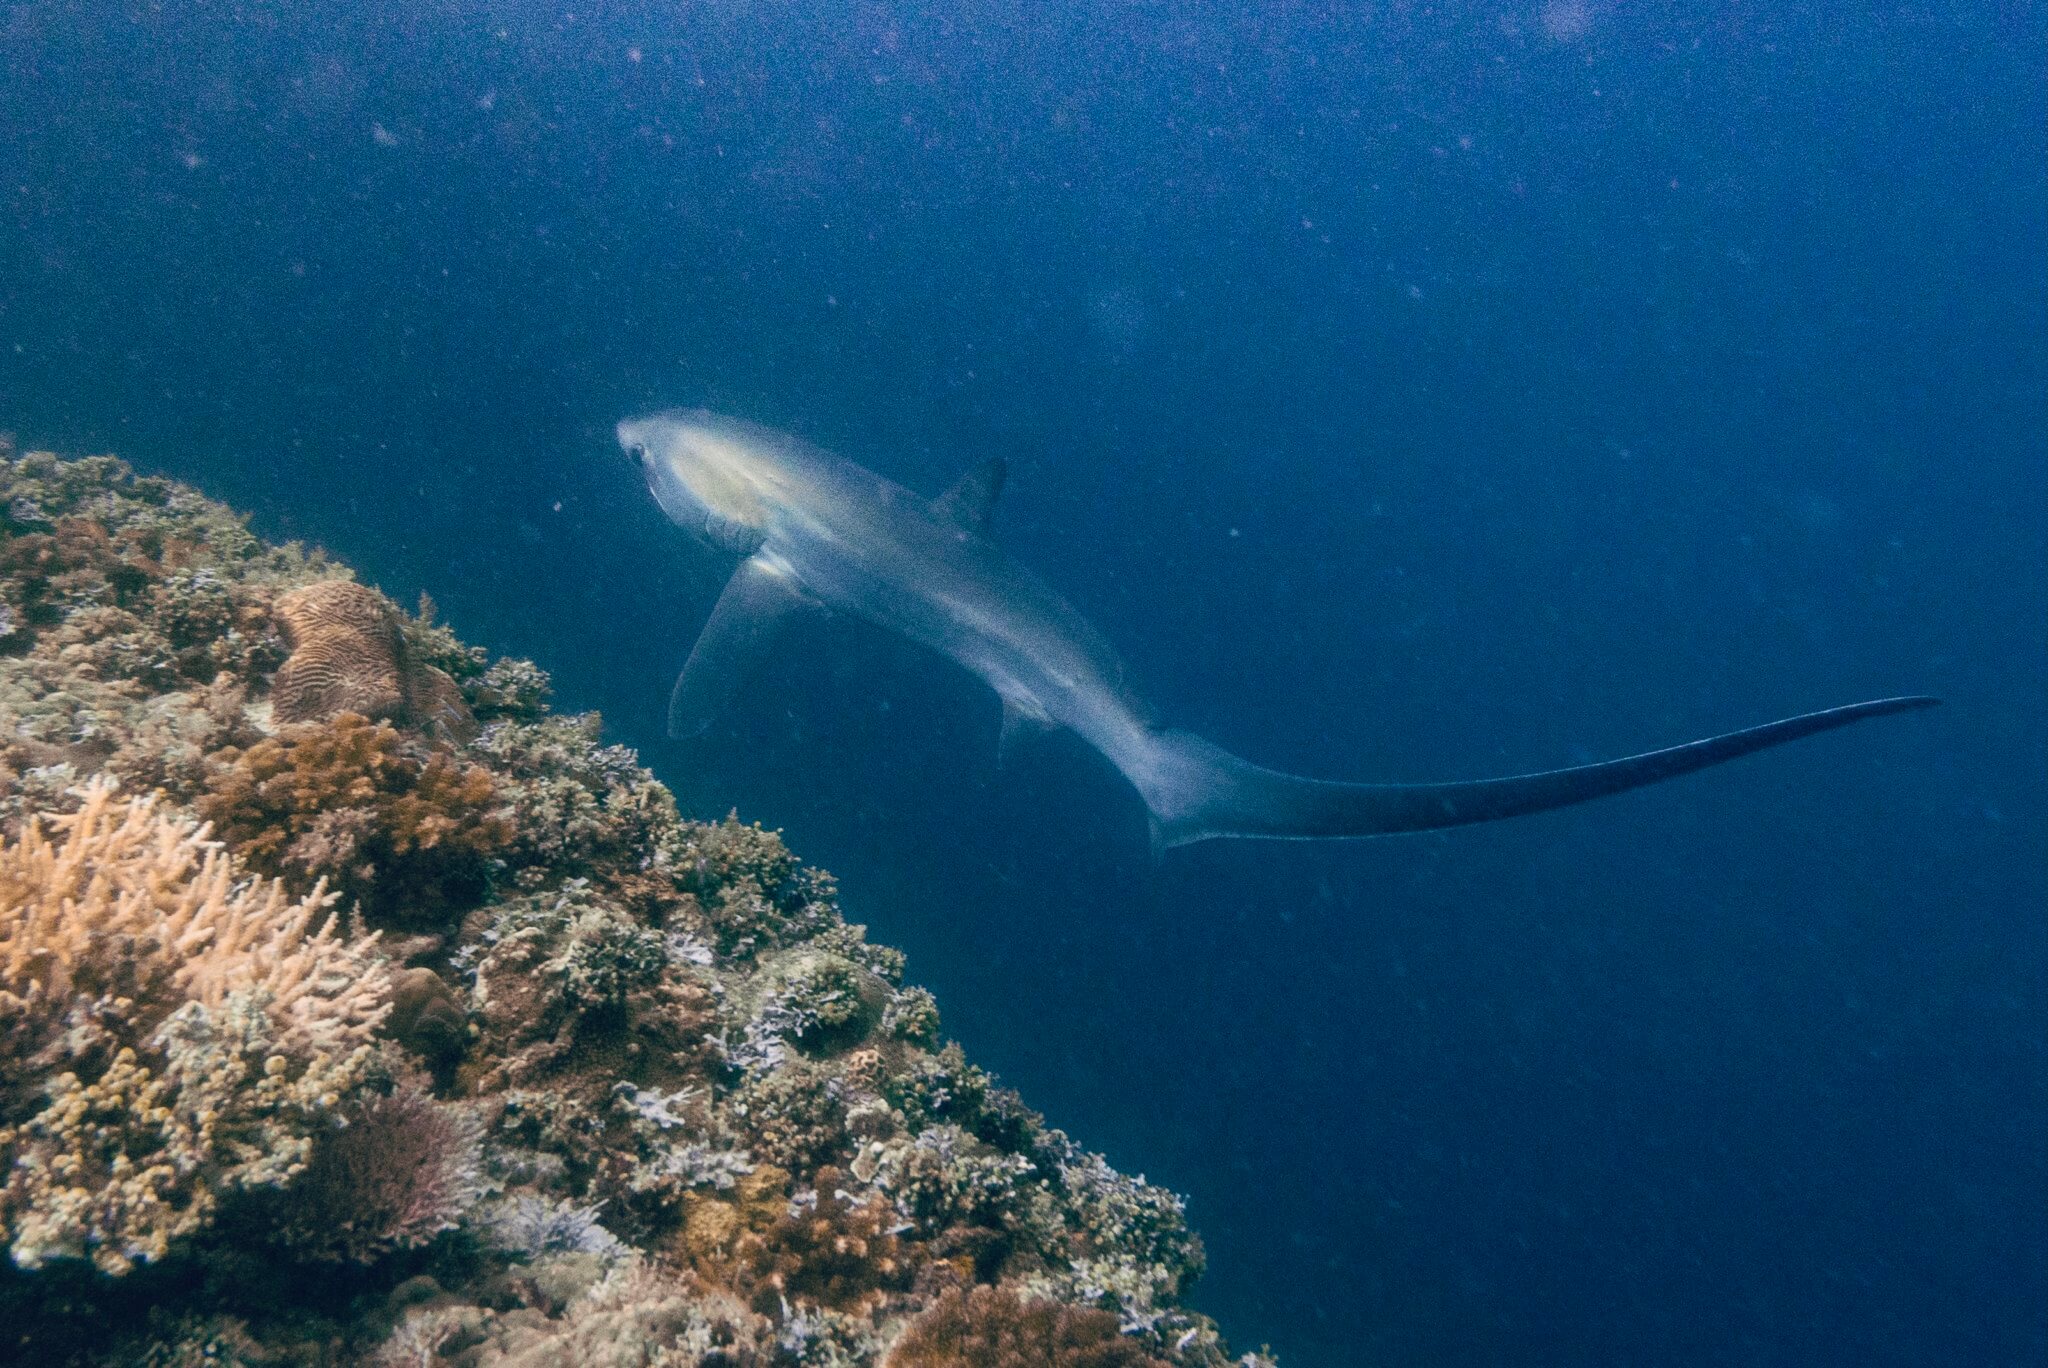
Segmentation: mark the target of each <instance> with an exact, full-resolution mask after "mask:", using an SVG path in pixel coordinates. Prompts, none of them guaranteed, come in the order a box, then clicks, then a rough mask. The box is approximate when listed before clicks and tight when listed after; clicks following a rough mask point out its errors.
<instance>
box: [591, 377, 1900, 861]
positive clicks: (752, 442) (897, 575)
mask: <svg viewBox="0 0 2048 1368" xmlns="http://www.w3.org/2000/svg"><path fill="white" fill-rule="evenodd" d="M618 437H619V443H620V445H621V446H622V447H623V448H624V449H625V450H626V452H627V454H628V455H629V456H630V457H631V458H632V459H633V460H634V461H635V463H636V464H637V465H638V466H639V467H640V469H641V471H642V474H643V475H644V477H645V478H646V480H647V483H648V488H649V490H650V491H651V492H652V493H653V495H654V497H655V499H656V500H657V502H659V503H660V505H661V507H662V509H663V511H664V512H666V513H667V514H668V516H669V518H670V519H671V520H672V521H674V522H675V523H676V524H677V525H678V526H680V527H682V528H684V529H685V530H687V531H689V532H691V533H693V534H695V535H697V536H698V537H700V538H701V539H703V540H705V541H708V542H710V543H712V544H714V545H716V546H718V547H720V548H722V549H724V550H726V551H728V552H731V553H734V554H736V555H739V556H741V557H743V559H742V561H741V563H740V567H739V569H738V570H737V571H736V572H735V574H734V577H733V580H732V582H731V583H730V584H729V585H728V587H727V589H726V592H725V594H724V595H723V596H722V597H721V598H720V600H719V604H718V607H717V608H716V609H715V610H714V611H713V614H712V618H711V621H710V623H709V624H708V625H707V626H706V628H705V630H704V633H703V635H702V636H700V637H699V639H698V642H697V645H696V648H695V649H694V650H693V651H692V653H691V656H690V660H689V663H688V664H687V665H686V666H685V667H684V670H683V674H682V677H681V678H680V679H678V680H677V683H676V690H675V694H674V695H673V697H672V699H671V701H670V711H669V730H670V732H671V734H672V735H678V736H684V735H690V734H693V733H695V732H697V731H699V730H701V729H702V728H703V727H704V726H706V725H708V723H709V722H710V720H711V717H712V716H713V715H714V714H715V712H716V710H717V709H718V707H720V706H722V705H723V704H724V703H725V702H726V701H728V699H729V698H730V697H731V695H732V694H733V693H734V692H735V691H736V690H737V689H738V687H739V686H740V684H741V683H743V682H744V680H745V678H746V676H747V675H748V673H750V672H751V670H752V669H753V667H754V666H755V665H757V664H758V663H759V661H760V659H761V657H762V656H763V654H765V652H766V651H767V649H768V648H769V646H770V644H771V641H772V637H773V629H774V628H775V626H776V625H777V624H778V623H779V622H781V621H782V620H783V619H784V618H785V617H787V616H789V615H790V614H792V613H797V612H800V611H802V610H804V609H806V608H813V607H823V608H829V609H833V610H836V611H840V612H844V613H848V614H850V615H852V616H855V617H858V618H862V619H865V620H866V621H869V622H872V623H874V624H875V625H877V626H879V627H883V628H886V629H888V630H890V631H893V632H896V633H899V634H900V635H902V636H905V637H908V638H909V639H910V640H912V641H915V642H918V643H919V644H921V645H924V646H927V647H929V648H931V649H932V650H934V651H936V652H938V653H939V654H941V655H943V656H945V657H947V658H948V659H951V660H953V661H955V662H957V663H958V664H960V665H961V666H963V667H964V668H966V669H967V670H969V671H971V672H973V673H974V674H975V675H977V676H979V677H980V678H981V679H982V680H984V681H986V682H987V684H988V685H989V686H990V687H991V688H993V689H994V690H995V691H996V693H997V694H998V695H999V696H1000V697H1001V698H1002V700H1003V709H1004V714H1003V740H1004V744H1005V745H1006V746H1007V745H1008V744H1009V743H1010V741H1011V740H1012V739H1013V738H1014V737H1015V736H1016V735H1017V733H1018V732H1019V731H1020V730H1022V729H1028V728H1030V727H1032V726H1034V725H1035V726H1046V727H1065V728H1068V729H1070V730H1072V731H1073V732H1074V733H1076V734H1077V735H1079V736H1080V737H1081V738H1082V739H1083V740H1085V741H1086V742H1087V743H1088V744H1089V745H1091V746H1093V747H1094V748H1095V749H1096V750H1098V751H1100V752H1101V753H1102V754H1103V755H1104V756H1106V757H1107V758H1108V759H1109V761H1110V763H1112V764H1113V765H1115V766H1116V767H1117V769H1118V770H1120V771H1121V772H1122V773H1123V774H1124V775H1125V777H1127V778H1128V779H1129V780H1130V781H1131V782H1132V783H1133V784H1134V785H1135V786H1136V787H1137V789H1138V791H1139V793H1140V794H1141V795H1142V796H1143V797H1144V799H1145V802H1146V806H1147V807H1148V809H1149V810H1150V812H1151V814H1152V819H1153V832H1154V839H1155V842H1156V843H1158V844H1160V845H1163V846H1171V845H1181V844H1185V843H1187V842H1190V841H1197V840H1202V839H1204V838H1206V837H1212V836H1266V837H1317V836H1370V835H1383V834H1387V833H1390V832H1397V831H1415V830H1422V829H1427V828H1432V827H1441V826H1454V825H1460V824H1463V823H1467V822H1475V821H1486V820H1491V819H1493V818H1497V817H1507V816H1513V815H1515V814H1517V813H1522V812H1531V811H1538V810H1541V809H1544V808H1550V807H1560V806H1564V805H1565V804H1568V803H1574V802H1580V801H1583V800H1584V799H1587V798H1593V797H1598V796H1600V795H1601V794H1605V793H1613V792H1618V791H1620V790H1621V789H1625V788H1634V787H1638V786H1640V785H1642V784H1646V783H1653V782H1656V781H1657V780H1659V779H1664V778H1669V777H1671V776H1673V775H1675V774H1681V773H1685V772H1687V771H1689V770H1693V769H1699V768H1703V767H1704V766H1706V765H1710V764H1716V763H1719V762H1720V761H1722V760H1727V759H1732V758H1734V757H1735V756H1736V755H1741V754H1746V753H1748V752H1750V751H1753V750H1759V749H1762V748H1763V747H1765V746H1770V745H1776V744H1778V743H1780V742H1782V741H1788V740H1792V739H1794V738H1795V737H1798V736H1804V735H1809V734H1811V733H1813V732H1815V731H1821V730H1826V729H1828V728H1831V727H1835V726H1840V725H1843V724H1844V723H1847V722H1851V721H1854V720H1856V719H1858V718H1860V717H1866V716H1874V715H1877V714H1879V713H1884V712H1896V711H1902V710H1904V709H1906V708H1911V707H1919V706H1924V705H1925V704H1926V703H1928V702H1931V701H1932V700H1927V699H1919V698H1900V699H1884V700H1879V701H1876V702H1872V703H1861V704H1853V705H1850V706H1849V707H1846V708H1836V709H1831V710H1829V711H1827V712H1824V713H1810V714H1806V715H1805V716H1803V717H1798V718H1790V719H1786V720H1785V721H1781V722H1775V723H1770V724H1767V725H1765V726H1763V727H1757V728H1751V729H1749V730H1747V731H1743V732H1736V733H1731V734H1729V735H1726V736H1721V737H1714V738H1710V739H1709V740H1706V741H1699V742H1693V743H1691V744H1690V745H1686V746H1679V747H1673V748H1671V749H1669V750H1664V751H1657V752H1652V753H1650V754H1647V755H1642V756H1635V757H1631V758H1629V759H1626V760H1617V761H1610V762H1607V763H1606V764H1601V765H1586V766H1580V767H1577V768H1574V769H1568V770H1554V771H1549V772H1547V773H1542V774H1533V775H1524V776H1519V777H1516V778H1511V779H1495V780H1480V781H1473V782H1467V783H1451V784H1427V785H1381V784H1342V783H1327V782H1323V781H1318V780H1313V779H1305V778H1300V777H1297V776H1293V775H1285V774H1280V773H1278V772H1276V771H1272V770H1266V769H1262V768H1260V767H1258V766H1255V765H1252V764H1249V763H1248V762H1246V761H1243V760H1240V759H1238V758H1236V757H1235V756H1231V755H1228V754H1227V753H1225V752H1223V751H1221V750H1219V749H1217V748H1216V747H1214V746H1212V745H1210V744H1209V743H1207V742H1205V741H1203V740H1201V739H1200V738H1199V737H1195V736H1192V735H1190V734H1188V733H1185V732H1178V731H1172V730H1168V729H1164V728H1161V727H1160V726H1158V725H1157V724H1156V723H1155V722H1154V720H1153V719H1152V717H1151V715H1150V713H1149V712H1148V710H1147V709H1146V708H1145V707H1144V705H1143V704H1142V703H1141V702H1140V701H1139V700H1138V699H1137V697H1136V696H1135V695H1134V694H1133V693H1132V692H1131V691H1130V690H1129V689H1128V688H1127V687H1126V685H1125V681H1124V670H1123V665H1122V663H1121V661H1120V660H1119V659H1118V657H1117V654H1116V652H1115V651H1114V650H1113V649H1112V648H1111V647H1110V645H1109V643H1108V642H1107V641H1105V640H1104V639H1103V638H1102V636H1101V634H1100V633H1098V632H1097V631H1095V629H1094V628H1093V627H1091V626H1090V625H1089V624H1088V623H1087V621H1086V620H1085V619H1083V618H1082V617H1081V615H1080V614H1079V613H1077V612H1076V611H1075V610H1074V609H1073V608H1072V607H1071V606H1070V605H1069V604H1068V603H1067V602H1066V601H1065V600H1064V599H1062V598H1061V597H1060V596H1059V595H1058V594H1057V593H1055V592H1053V590H1052V589H1051V588H1050V587H1048V586H1047V585H1046V584H1045V583H1044V581H1042V580H1040V579H1039V578H1038V577H1037V576H1036V575H1034V574H1032V573H1031V572H1030V571H1028V570H1026V569H1025V568H1024V567H1023V566H1021V565H1019V564H1018V563H1017V562H1016V561H1015V560H1013V559H1012V558H1011V557H1010V556H1008V555H1007V554H1005V553H1004V551H1003V550H1002V549H1001V548H1000V547H999V546H997V545H996V543H995V542H994V541H993V540H992V539H991V538H990V536H989V535H988V528H987V522H988V516H989V513H990V511H991V508H992V506H993V503H994V500H995V497H996V494H997V493H998V492H999V491H1000V489H1001V486H1002V479H1003V468H1002V466H1001V464H1000V463H998V462H990V463H986V464H984V465H982V466H980V467H977V468H976V469H975V470H974V471H970V472H969V473H968V475H967V476H966V477H964V478H963V479H962V480H961V482H960V483H959V484H957V485H956V486H955V487H954V488H953V489H952V490H950V491H949V492H948V493H947V494H946V495H944V496H942V497H941V498H939V499H937V500H927V499H924V498H921V497H919V496H918V495H916V494H914V493H912V492H911V491H909V490H907V489H905V488H904V487H902V486H901V485H898V484H895V483H893V482H892V481H890V480H887V479H884V478H883V477H882V476H880V475H877V474H875V473H874V472H872V471H870V470H867V469H865V468H864V467H861V466H858V465H855V464H854V463H853V462H851V461H847V460H843V459H841V458H839V457H837V456H834V455H832V454H831V453H829V452H826V451H821V450H819V449H818V448H817V447H814V446H812V445H810V444H809V443H806V442H803V441H801V440H799V439H798V438H795V437H791V436H789V435H787V434H784V433H779V432H775V431H772V430H770V429H767V428H762V427H759V426H756V425H754V424H751V423H746V422H742V421H740V420H737V419H732V418H724V417H719V416H716V415H713V414H709V413H703V412H672V413H662V414H656V415H653V416H650V417H647V418H639V419H629V420H627V421H625V422H622V423H620V424H619V428H618Z"/></svg>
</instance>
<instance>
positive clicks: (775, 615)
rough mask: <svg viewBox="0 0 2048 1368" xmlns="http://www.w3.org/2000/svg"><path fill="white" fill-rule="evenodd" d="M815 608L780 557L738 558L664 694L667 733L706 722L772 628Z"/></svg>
mask: <svg viewBox="0 0 2048 1368" xmlns="http://www.w3.org/2000/svg"><path fill="white" fill-rule="evenodd" d="M816 606H817V601H816V600H815V599H813V598H812V597H811V596H810V594H809V593H807V592H806V591H805V589H804V587H803V584H802V582H801V581H799V580H798V579H797V577H796V576H795V575H794V574H793V573H791V571H790V570H789V568H788V567H787V566H786V565H783V564H782V563H781V562H780V561H778V560H775V559H772V558H770V557H769V556H767V555H766V554H765V553H756V554H755V555H752V556H749V557H747V558H746V559H745V560H743V561H741V562H740V567H739V569H737V570H735V571H733V572H732V578H731V579H730V580H729V581H727V582H726V586H725V592H724V593H722V594H720V595H719V596H718V606H717V607H715V608H713V609H712V610H711V620H710V621H709V622H706V623H705V624H704V630H703V631H702V632H699V633H698V634H697V644H696V645H695V646H693V647H691V648H690V659H689V660H688V661H687V662H686V663H685V664H684V665H683V672H682V674H681V675H679V676H678V677H677V678H676V687H675V692H674V693H671V694H670V695H669V698H668V734H669V735H670V736H672V737H675V738H677V739H678V740H680V739H682V738H684V737H690V736H695V735H697V734H698V733H699V732H701V731H703V730H704V729H705V728H706V727H708V726H710V725H711V719H712V718H714V717H716V716H717V715H718V712H719V710H720V709H722V708H723V707H724V706H725V705H726V704H727V703H730V702H731V701H732V697H733V695H734V694H736V693H738V692H739V691H740V686H741V685H742V684H745V683H746V682H747V677H748V676H749V675H751V674H753V672H754V669H755V667H756V666H758V665H759V664H760V663H761V657H762V656H764V655H766V654H767V653H768V648H769V646H771V645H772V644H773V643H774V640H775V632H776V629H777V628H778V627H780V626H781V625H782V624H783V623H784V622H786V621H788V620H789V619H790V618H791V617H794V616H796V615H797V614H798V613H800V612H802V611H803V610H804V609H807V608H813V607H816Z"/></svg>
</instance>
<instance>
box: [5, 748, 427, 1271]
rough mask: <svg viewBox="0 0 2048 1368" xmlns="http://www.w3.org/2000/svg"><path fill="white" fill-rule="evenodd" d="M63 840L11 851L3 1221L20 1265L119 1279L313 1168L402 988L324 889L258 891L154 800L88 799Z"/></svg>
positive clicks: (36, 839)
mask: <svg viewBox="0 0 2048 1368" xmlns="http://www.w3.org/2000/svg"><path fill="white" fill-rule="evenodd" d="M62 826H63V828H64V830H65V838H64V841H63V843H62V844H61V845H59V844H55V843H53V842H52V841H51V840H50V839H49V838H48V836H47V835H46V833H45V832H44V830H43V825H42V823H40V822H37V823H31V824H30V826H29V827H28V829H27V830H26V831H24V833H23V835H22V837H21V839H20V840H19V841H16V842H13V843H11V844H8V845H5V846H0V1041H4V1042H5V1046H6V1048H5V1051H4V1053H0V1061H4V1063H0V1160H4V1161H5V1162H6V1164H7V1166H8V1177H7V1181H6V1187H5V1189H4V1192H0V1216H4V1218H5V1222H6V1228H7V1233H8V1238H9V1240H10V1249H11V1252H12V1253H13V1256H14V1259H15V1261H16V1262H17V1263H19V1264H21V1265H23V1266H24V1267H34V1266H36V1265H38V1264H40V1263H42V1262H43V1261H45V1260H47V1259H49V1258H53V1257H60V1256H71V1257H84V1256H90V1257H91V1258H93V1259H94V1261H95V1262H97V1263H98V1264H99V1265H100V1266H101V1267H102V1268H104V1269H106V1270H107V1271H109V1272H116V1273H118V1272H124V1271H126V1270H127V1268H128V1267H130V1266H131V1265H132V1264H133V1263H135V1262H137V1261H144V1260H151V1259H157V1258H161V1257H162V1256H163V1254H164V1252H165V1250H166V1249H167V1248H168V1246H169V1243H170V1241H172V1240H173V1239H176V1238H178V1237H179V1236H182V1235H186V1234H190V1233H191V1232H193V1231H195V1230H197V1229H198V1228H199V1227H200V1226H202V1225H203V1224H204V1223H205V1222H206V1221H207V1220H208V1219H209V1217H210V1216H211V1214H212V1212H213V1209H214V1207H215V1205H216V1204H217V1202H218V1200H219V1198H220V1196H221V1195H222V1194H223V1193H225V1192H229V1191H234V1190H239V1189H244V1188H252V1187H262V1186H274V1185H278V1184H281V1183H282V1182H284V1181H286V1180H287V1179H289V1178H290V1177H292V1176H293V1175H294V1174H295V1173H296V1172H297V1171H298V1169H299V1168H300V1167H301V1166H302V1165H303V1163H304V1160H305V1156H306V1153H307V1151H308V1149H309V1147H310V1143H311V1136H312V1135H313V1134H314V1133H315V1132H316V1131H317V1130H318V1129H319V1127H320V1125H321V1124H322V1123H323V1120H324V1118H325V1116H326V1115H327V1114H329V1113H331V1112H332V1110H333V1109H334V1108H335V1107H336V1106H337V1105H338V1104H339V1103H340V1101H341V1099H342V1098H343V1097H344V1096H345V1095H347V1094H348V1093H349V1092H351V1091H352V1090H353V1089H354V1087H355V1086H356V1085H357V1083H358V1082H359V1080H360V1078H361V1075H362V1070H363V1065H364V1062H365V1059H366V1057H367V1054H368V1041H369V1038H370V1035H371V1032H373V1031H374V1030H375V1029H376V1027H377V1026H378V1024H379V1023H380V1022H381V1021H382V1019H383V1016H384V1013H385V1012H386V1011H387V1010H388V1007H387V1003H386V998H387V997H388V993H389V980H388V977H387V975H386V973H385V971H384V968H383V964H382V961H381V960H380V959H379V958H378V957H377V955H376V949H375V945H374V943H373V941H374V938H354V937H349V936H344V935H342V934H341V933H340V930H339V928H338V925H337V923H336V921H335V919H334V918H333V917H332V916H329V915H327V914H326V912H325V909H326V907H327V904H328V902H329V899H328V898H327V897H325V896H324V894H322V893H320V892H318V891H317V890H316V892H315V893H314V894H313V895H312V896H309V897H307V898H304V899H301V900H299V901H297V902H291V901H288V900H287V899H286V897H285V894H284V892H283V890H282V889H281V888H280V887H279V886H278V885H277V884H275V883H270V884H261V883H254V882H249V881H245V880H243V879H242V878H241V877H240V871H239V870H238V869H237V868H236V867H235V865H234V863H233V861H232V860H230V859H229V858H228V857H227V855H226V854H225V852H223V851H222V850H221V849H220V848H219V847H218V846H217V845H213V844H211V843H209V842H207V841H206V840H205V839H204V833H203V832H202V831H201V830H198V829H195V828H194V827H193V826H192V825H191V824H190V823H189V822H186V821H182V820H179V819H178V818H176V817H174V816H172V815H170V814H167V813H165V812H163V811H162V810H160V809H159V807H158V806H157V804H156V803H155V801H154V800H153V799H149V798H137V799H132V800H129V801H127V802H125V803H120V802H117V801H116V799H115V795H114V791H113V788H112V786H111V785H109V784H106V783H94V784H92V785H90V786H89V787H88V788H87V790H86V793H85V795H84V803H83V806H82V807H81V808H80V809H79V811H78V812H77V813H76V814H75V815H73V816H71V817H69V818H66V819H63V820H62ZM316 923H317V924H318V929H317V930H316V929H314V926H315V924H316Z"/></svg>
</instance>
